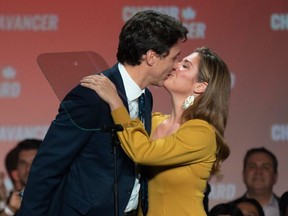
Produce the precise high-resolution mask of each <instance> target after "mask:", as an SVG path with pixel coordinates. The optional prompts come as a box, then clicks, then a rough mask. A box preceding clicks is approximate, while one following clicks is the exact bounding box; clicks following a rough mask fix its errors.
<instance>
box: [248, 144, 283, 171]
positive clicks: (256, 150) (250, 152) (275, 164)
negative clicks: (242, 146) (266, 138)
mask: <svg viewBox="0 0 288 216" xmlns="http://www.w3.org/2000/svg"><path fill="white" fill-rule="evenodd" d="M256 153H264V154H266V155H268V156H269V157H270V158H271V159H272V165H273V169H274V172H275V173H278V160H277V158H276V156H275V155H274V154H273V153H272V152H271V151H269V150H267V149H266V148H264V147H260V148H252V149H250V150H248V151H247V152H246V155H245V157H244V164H243V169H244V170H245V167H246V165H247V161H248V159H249V157H251V155H253V154H256Z"/></svg>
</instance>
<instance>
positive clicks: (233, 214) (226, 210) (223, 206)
mask: <svg viewBox="0 0 288 216" xmlns="http://www.w3.org/2000/svg"><path fill="white" fill-rule="evenodd" d="M208 216H244V215H243V213H242V211H241V210H240V209H239V208H237V207H236V206H235V205H231V204H228V203H220V204H217V205H215V206H214V207H213V208H212V209H211V210H210V211H209V214H208Z"/></svg>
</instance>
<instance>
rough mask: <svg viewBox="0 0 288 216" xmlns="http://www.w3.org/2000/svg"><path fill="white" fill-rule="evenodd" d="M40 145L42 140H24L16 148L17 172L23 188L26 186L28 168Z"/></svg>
mask: <svg viewBox="0 0 288 216" xmlns="http://www.w3.org/2000/svg"><path fill="white" fill-rule="evenodd" d="M41 143H42V140H39V139H25V140H23V141H21V142H19V143H18V145H17V146H16V148H17V151H18V157H17V172H18V175H19V180H20V182H21V184H22V185H23V186H25V185H26V182H27V178H28V175H29V171H30V166H31V164H32V162H33V159H34V157H35V156H36V153H37V151H38V148H39V146H40V144H41Z"/></svg>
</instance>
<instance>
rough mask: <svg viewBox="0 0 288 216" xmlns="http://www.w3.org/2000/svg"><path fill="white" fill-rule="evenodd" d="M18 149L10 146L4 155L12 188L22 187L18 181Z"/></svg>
mask: <svg viewBox="0 0 288 216" xmlns="http://www.w3.org/2000/svg"><path fill="white" fill-rule="evenodd" d="M17 160H18V149H17V147H16V146H15V147H14V148H12V149H11V150H10V151H9V152H8V153H7V155H6V157H5V168H6V172H7V174H8V176H9V178H10V180H11V181H12V183H13V186H14V188H22V187H23V185H22V184H21V182H20V179H19V174H18V170H17Z"/></svg>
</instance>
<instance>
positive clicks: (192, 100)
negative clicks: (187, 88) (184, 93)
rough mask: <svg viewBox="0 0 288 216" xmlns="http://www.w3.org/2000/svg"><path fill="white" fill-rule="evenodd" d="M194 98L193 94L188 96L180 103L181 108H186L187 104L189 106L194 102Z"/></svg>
mask: <svg viewBox="0 0 288 216" xmlns="http://www.w3.org/2000/svg"><path fill="white" fill-rule="evenodd" d="M194 99H195V97H194V95H190V96H188V97H187V98H186V100H185V101H184V103H183V105H182V107H183V109H187V108H188V107H189V106H191V105H192V104H193V103H194Z"/></svg>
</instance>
